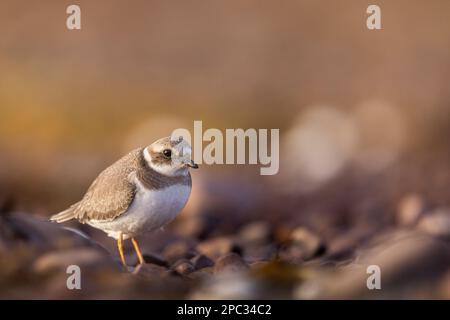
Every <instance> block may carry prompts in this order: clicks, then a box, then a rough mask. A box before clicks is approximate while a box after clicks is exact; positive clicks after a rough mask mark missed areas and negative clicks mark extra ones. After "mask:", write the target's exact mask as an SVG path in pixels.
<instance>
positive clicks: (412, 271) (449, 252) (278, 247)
mask: <svg viewBox="0 0 450 320" xmlns="http://www.w3.org/2000/svg"><path fill="white" fill-rule="evenodd" d="M388 176H391V175H388ZM347 187H348V189H347V191H348V192H349V193H350V194H354V193H355V192H356V189H358V188H359V185H358V184H356V185H353V184H347ZM341 189H342V188H336V189H333V190H334V191H332V192H329V193H326V192H325V191H324V192H325V193H324V194H323V195H322V196H326V199H328V201H326V202H325V201H323V200H322V199H324V198H322V197H319V199H318V200H315V196H308V197H305V198H303V199H300V200H299V199H298V197H294V199H292V198H289V197H287V198H286V197H285V198H283V197H281V196H278V197H274V198H273V199H270V198H268V197H262V196H261V194H255V193H245V192H243V191H242V190H245V186H244V185H241V189H239V191H236V192H233V191H232V190H233V188H230V189H229V190H228V189H226V188H225V189H220V188H219V189H214V188H204V190H203V191H201V192H199V191H195V192H194V194H193V196H192V199H191V202H190V205H189V206H188V208H187V209H186V211H185V212H183V214H182V215H181V216H180V217H179V218H177V220H176V221H175V222H174V223H173V224H172V225H171V226H170V227H169V228H168V229H167V230H164V231H160V232H157V233H155V234H153V235H148V236H146V237H143V238H142V239H140V243H141V246H142V248H143V252H144V256H145V260H146V263H145V264H144V265H141V266H136V264H137V259H136V256H135V254H134V252H133V250H132V247H131V245H130V244H129V243H128V244H127V261H128V264H129V270H127V271H125V270H123V269H122V268H121V266H120V263H119V260H118V258H117V252H116V248H115V242H114V241H113V240H112V239H110V238H107V237H105V236H104V235H103V234H102V233H101V232H96V231H95V230H93V229H91V228H90V227H86V226H83V225H80V224H73V225H67V226H61V225H57V224H53V223H50V222H48V221H47V219H46V217H45V215H37V214H30V213H27V212H21V211H18V210H15V209H14V208H13V207H12V208H11V207H10V206H9V205H8V203H7V202H4V204H3V207H2V210H1V215H0V265H1V268H0V288H1V290H0V297H1V298H32V299H35V298H40V299H42V298H44V299H49V298H55V299H73V298H82V299H90V298H107V299H108V298H113V299H116V298H121V299H123V298H127V299H128V298H144V299H153V298H159V299H171V298H189V299H216V298H217V299H219V298H245V299H251V298H263V299H285V298H286V299H317V298H326V299H328V298H338V299H343V298H368V299H374V298H441V299H449V298H450V209H449V207H446V206H444V205H437V204H436V203H437V202H436V201H435V202H433V201H431V200H429V199H428V198H427V197H426V196H423V195H420V194H415V193H410V194H404V195H403V196H401V197H398V198H397V197H392V199H390V200H389V202H387V201H385V200H384V199H385V194H384V193H383V192H381V191H380V194H378V196H377V197H373V195H374V193H373V187H371V188H369V191H368V192H367V193H366V192H364V193H362V194H360V195H359V196H358V197H355V200H354V201H352V202H350V204H348V205H347V206H346V207H345V206H342V205H339V203H341V201H338V200H336V199H340V197H341V196H340V195H341V194H346V199H347V198H348V193H342V192H341V191H338V190H341ZM205 190H208V191H205ZM218 190H219V191H220V190H228V193H227V192H219V191H218ZM391 191H392V190H390V191H389V192H390V193H391ZM208 192H209V193H208ZM211 194H216V195H217V194H219V195H220V196H219V197H217V198H214V197H213V196H211ZM239 197H243V198H242V199H240V198H239ZM252 197H255V199H268V201H265V202H262V203H261V201H255V202H254V203H253V204H252V202H251V199H252ZM374 198H375V199H374ZM379 198H380V199H379ZM199 199H201V200H202V201H199ZM218 199H219V200H218ZM225 199H228V201H225ZM230 199H233V200H234V202H233V201H230ZM239 199H240V200H241V201H238V200H239ZM289 199H290V200H289ZM333 199H334V200H333ZM206 200H208V201H206ZM244 200H245V201H244ZM274 200H276V201H274ZM280 201H282V202H280ZM199 203H200V204H201V205H199ZM226 203H228V205H226ZM280 203H283V206H280ZM300 203H301V204H302V205H300ZM324 203H326V205H325V206H323V205H324ZM344 203H348V202H344ZM387 203H391V206H388V205H387ZM261 206H262V207H263V208H261ZM289 208H298V210H297V211H296V210H292V209H289ZM325 208H328V210H329V211H325ZM383 210H384V211H383ZM356 211H358V212H360V215H355V212H356ZM258 212H263V213H264V214H258ZM277 212H278V215H276V213H277ZM283 212H284V214H283ZM383 212H386V214H384V213H383ZM388 213H389V214H388ZM258 218H259V219H258ZM69 265H78V266H80V268H81V272H82V278H81V280H82V281H81V285H82V288H81V290H68V289H67V287H66V281H67V278H68V276H69V275H68V274H67V273H66V268H67V267H68V266H69ZM370 265H377V266H379V267H380V271H381V290H369V289H368V288H367V278H368V277H369V276H370V274H368V273H367V267H368V266H370Z"/></svg>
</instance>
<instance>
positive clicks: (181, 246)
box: [162, 241, 197, 265]
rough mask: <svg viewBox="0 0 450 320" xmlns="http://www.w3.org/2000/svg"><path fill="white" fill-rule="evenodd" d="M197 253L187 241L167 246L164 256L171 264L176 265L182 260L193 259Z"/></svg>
mask: <svg viewBox="0 0 450 320" xmlns="http://www.w3.org/2000/svg"><path fill="white" fill-rule="evenodd" d="M196 254H197V253H196V251H195V250H194V249H193V248H192V246H190V245H189V244H188V243H186V242H185V241H177V242H173V243H171V244H169V245H167V246H166V247H165V248H164V250H163V252H162V255H163V257H164V258H165V260H166V261H167V262H168V263H169V264H170V265H172V264H174V263H175V262H177V261H178V260H180V259H191V258H193V257H194V256H195V255H196Z"/></svg>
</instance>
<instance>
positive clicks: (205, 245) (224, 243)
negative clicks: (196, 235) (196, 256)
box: [197, 237, 241, 260]
mask: <svg viewBox="0 0 450 320" xmlns="http://www.w3.org/2000/svg"><path fill="white" fill-rule="evenodd" d="M197 250H198V252H200V253H201V254H204V255H205V256H207V257H209V258H211V259H213V260H217V259H218V258H219V257H221V256H224V255H226V254H228V253H231V252H236V253H240V252H241V248H240V247H239V246H238V245H237V244H236V243H235V241H234V240H233V239H232V238H231V237H218V238H213V239H209V240H206V241H203V242H201V243H200V244H199V245H198V246H197Z"/></svg>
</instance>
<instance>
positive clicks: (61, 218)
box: [50, 206, 75, 223]
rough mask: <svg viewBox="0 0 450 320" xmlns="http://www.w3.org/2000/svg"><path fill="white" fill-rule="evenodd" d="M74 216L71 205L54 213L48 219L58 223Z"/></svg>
mask: <svg viewBox="0 0 450 320" xmlns="http://www.w3.org/2000/svg"><path fill="white" fill-rule="evenodd" d="M74 218H75V210H74V206H71V207H70V208H69V209H66V210H64V211H61V212H60V213H57V214H54V215H53V216H51V217H50V221H55V222H58V223H61V222H66V221H69V220H72V219H74Z"/></svg>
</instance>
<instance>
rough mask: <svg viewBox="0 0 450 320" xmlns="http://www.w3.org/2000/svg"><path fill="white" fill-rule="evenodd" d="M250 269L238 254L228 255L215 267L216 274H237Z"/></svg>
mask: <svg viewBox="0 0 450 320" xmlns="http://www.w3.org/2000/svg"><path fill="white" fill-rule="evenodd" d="M248 269H249V266H248V264H247V263H246V262H245V261H244V260H243V259H242V257H241V256H240V255H238V254H236V253H230V254H227V255H225V256H223V257H221V258H219V259H218V260H217V262H216V265H215V266H214V273H218V272H224V271H227V272H237V271H246V270H248Z"/></svg>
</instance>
